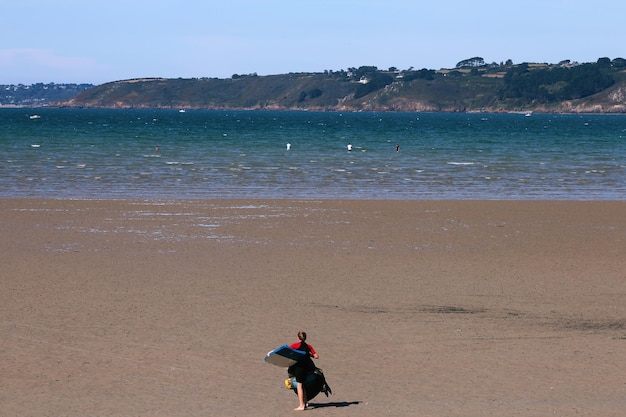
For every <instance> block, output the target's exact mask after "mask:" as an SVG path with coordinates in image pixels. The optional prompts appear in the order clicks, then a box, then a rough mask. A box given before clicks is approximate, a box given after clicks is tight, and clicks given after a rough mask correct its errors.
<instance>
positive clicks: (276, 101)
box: [55, 71, 626, 113]
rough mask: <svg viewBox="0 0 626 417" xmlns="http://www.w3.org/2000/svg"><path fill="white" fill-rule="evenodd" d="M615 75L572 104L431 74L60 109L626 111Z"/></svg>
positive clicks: (112, 98)
mask: <svg viewBox="0 0 626 417" xmlns="http://www.w3.org/2000/svg"><path fill="white" fill-rule="evenodd" d="M383 76H384V77H383ZM377 77H378V78H377ZM612 77H613V78H612V79H611V82H612V84H611V85H610V86H609V87H608V88H604V89H599V88H598V90H599V91H597V92H594V93H593V94H588V95H586V96H584V97H581V98H574V99H572V98H568V99H551V98H550V97H548V98H546V96H537V97H533V96H529V95H528V94H527V93H526V92H525V91H522V92H521V93H519V95H520V97H521V98H520V97H511V93H510V92H509V90H510V86H509V85H508V84H507V80H506V78H505V74H504V73H495V74H492V73H489V74H487V73H485V74H481V73H478V74H476V73H474V74H472V75H470V74H469V73H460V72H459V73H454V74H453V73H446V72H438V73H435V72H434V71H433V72H428V73H426V75H425V76H419V77H415V78H408V77H403V76H402V75H398V74H388V73H384V74H382V75H380V72H378V73H375V74H374V75H370V78H367V77H361V78H359V79H355V78H354V77H352V78H350V77H347V76H337V75H336V74H327V73H325V74H322V73H315V74H287V75H272V76H256V75H254V76H242V77H237V78H233V79H208V78H203V79H162V78H153V79H135V80H125V81H116V82H111V83H107V84H103V85H100V86H97V87H94V88H92V89H90V90H87V91H84V92H82V93H80V94H78V95H77V96H76V97H74V98H72V99H70V100H67V101H63V102H58V103H55V104H56V105H58V106H65V107H105V108H188V109H255V110H258V109H267V110H311V111H406V112H481V111H482V112H527V111H534V112H566V113H626V74H624V72H615V73H614V74H613V75H612ZM564 83H565V81H563V82H555V83H553V85H548V86H543V85H542V86H538V89H537V91H540V92H541V91H547V90H548V89H552V90H554V89H555V88H556V87H554V86H559V88H561V89H563V85H567V84H564ZM507 88H508V89H509V90H507ZM552 90H551V91H552ZM570 90H571V88H570ZM571 95H574V96H575V95H576V94H575V93H571ZM579 95H580V94H579Z"/></svg>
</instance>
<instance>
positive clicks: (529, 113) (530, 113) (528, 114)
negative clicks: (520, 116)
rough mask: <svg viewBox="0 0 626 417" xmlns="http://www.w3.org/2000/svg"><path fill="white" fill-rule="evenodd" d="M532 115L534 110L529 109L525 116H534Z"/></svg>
mask: <svg viewBox="0 0 626 417" xmlns="http://www.w3.org/2000/svg"><path fill="white" fill-rule="evenodd" d="M532 115H533V112H531V111H529V112H528V113H526V114H525V115H524V116H526V117H530V116H532Z"/></svg>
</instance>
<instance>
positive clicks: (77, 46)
mask: <svg viewBox="0 0 626 417" xmlns="http://www.w3.org/2000/svg"><path fill="white" fill-rule="evenodd" d="M0 12H1V17H0V84H18V83H22V84H31V83H36V82H44V83H47V82H55V83H71V82H76V83H94V84H101V83H105V82H108V81H116V80H121V79H127V78H139V77H168V78H178V77H183V78H187V77H218V78H228V77H230V76H232V75H233V74H249V73H257V74H259V75H268V74H282V73H288V72H309V71H310V72H321V71H324V70H334V71H338V70H341V69H348V68H350V67H359V66H362V65H374V66H377V67H378V68H381V69H387V68H389V67H392V66H394V67H397V68H399V69H407V68H410V67H414V68H415V69H421V68H428V69H439V68H451V67H454V66H455V65H456V63H457V62H459V61H461V60H463V59H467V58H472V57H477V56H478V57H482V58H484V59H485V61H486V62H489V63H490V62H498V63H499V62H503V61H506V60H507V59H512V60H513V62H514V63H521V62H548V63H558V62H560V61H561V60H564V59H570V60H572V61H578V62H595V61H596V60H597V59H598V58H600V57H608V58H611V59H613V58H617V57H620V58H626V42H625V41H624V40H625V39H626V35H625V33H626V31H625V30H624V17H625V16H626V2H625V1H622V0H620V1H610V0H596V1H588V0H586V1H583V0H525V1H514V2H513V1H507V0H498V1H495V0H474V1H467V0H447V1H446V0H444V1H438V0H425V1H421V0H385V1H368V0H223V1H214V0H152V1H145V0H124V1H121V0H107V1H102V0H0Z"/></svg>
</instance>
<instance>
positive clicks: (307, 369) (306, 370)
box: [287, 342, 316, 383]
mask: <svg viewBox="0 0 626 417" xmlns="http://www.w3.org/2000/svg"><path fill="white" fill-rule="evenodd" d="M290 348H292V349H296V350H301V351H303V352H306V357H305V358H304V359H302V360H301V361H299V362H297V363H295V364H294V365H291V366H290V367H289V368H288V369H287V372H288V373H289V375H293V376H295V377H296V381H298V382H300V383H304V379H305V378H306V376H307V375H308V374H310V373H311V372H314V371H315V369H316V368H315V363H313V359H311V356H313V355H314V354H315V349H313V346H311V345H309V344H307V343H305V342H300V343H294V344H293V345H291V346H290Z"/></svg>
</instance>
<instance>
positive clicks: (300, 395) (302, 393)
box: [294, 382, 306, 411]
mask: <svg viewBox="0 0 626 417" xmlns="http://www.w3.org/2000/svg"><path fill="white" fill-rule="evenodd" d="M303 385H304V384H302V383H300V382H298V386H297V387H296V391H297V392H298V402H299V404H298V408H294V410H295V411H302V410H304V409H305V408H306V392H305V391H304V386H303Z"/></svg>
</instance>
